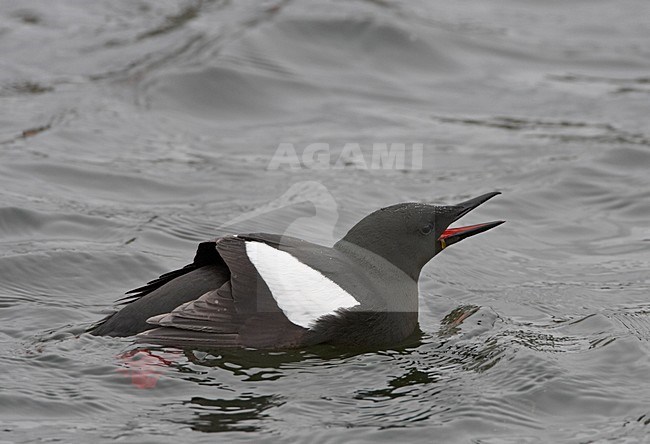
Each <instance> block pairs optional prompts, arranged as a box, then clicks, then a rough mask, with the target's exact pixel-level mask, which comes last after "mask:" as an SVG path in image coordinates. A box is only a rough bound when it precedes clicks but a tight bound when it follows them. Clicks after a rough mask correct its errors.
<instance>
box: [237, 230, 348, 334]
mask: <svg viewBox="0 0 650 444" xmlns="http://www.w3.org/2000/svg"><path fill="white" fill-rule="evenodd" d="M246 254H247V255H248V258H249V259H250V261H251V262H252V264H253V265H254V266H255V268H256V269H257V272H258V273H259V274H260V276H262V279H264V282H266V285H267V286H268V287H269V290H271V294H272V295H273V298H274V299H275V302H276V303H277V304H278V307H280V310H282V312H283V313H284V315H285V316H286V317H287V318H288V319H289V320H290V321H291V322H293V323H294V324H296V325H299V326H301V327H304V328H310V327H312V326H313V324H314V322H316V320H317V319H318V318H320V317H321V316H325V315H328V314H334V313H335V311H336V310H338V309H340V308H351V307H354V306H355V305H359V301H357V300H356V299H354V298H353V297H352V296H351V295H350V294H349V293H348V292H346V291H345V290H343V289H342V288H341V287H339V286H338V285H336V284H335V283H334V282H333V281H332V280H330V279H328V278H327V277H325V276H324V275H323V274H322V273H320V272H319V271H316V270H314V269H313V268H311V267H309V266H307V265H305V264H303V263H302V262H300V261H299V260H298V259H296V258H295V257H293V256H292V255H290V254H289V253H287V252H286V251H280V250H277V249H275V248H273V247H270V246H268V245H266V244H265V243H262V242H246Z"/></svg>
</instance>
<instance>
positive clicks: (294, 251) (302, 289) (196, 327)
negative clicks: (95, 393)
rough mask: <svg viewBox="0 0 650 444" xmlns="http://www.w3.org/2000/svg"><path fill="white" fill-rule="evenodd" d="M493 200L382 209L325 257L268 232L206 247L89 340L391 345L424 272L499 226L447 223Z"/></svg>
mask: <svg viewBox="0 0 650 444" xmlns="http://www.w3.org/2000/svg"><path fill="white" fill-rule="evenodd" d="M497 194H500V193H498V192H493V193H488V194H484V195H482V196H479V197H476V198H474V199H470V200H467V201H465V202H462V203H459V204H457V205H451V206H436V205H428V204H422V203H401V204H397V205H392V206H390V207H386V208H382V209H381V210H378V211H375V212H374V213H372V214H370V215H368V216H366V217H365V218H364V219H362V220H361V221H359V222H358V223H357V224H356V225H355V226H354V227H352V228H351V229H350V231H349V232H348V233H347V234H346V235H345V236H344V237H343V238H342V239H341V240H339V241H338V242H336V244H335V245H334V246H333V247H331V248H330V247H325V246H321V245H317V244H314V243H310V242H307V241H304V240H301V239H297V238H294V237H288V236H281V235H274V234H264V233H256V234H238V235H234V236H224V237H220V238H218V239H215V240H212V241H208V242H203V243H201V244H199V247H198V250H197V253H196V256H195V257H194V261H193V262H192V263H191V264H190V265H187V266H185V267H184V268H181V269H179V270H176V271H172V272H169V273H166V274H164V275H162V276H160V277H159V278H158V279H155V280H153V281H151V282H149V283H148V284H147V285H145V286H143V287H140V288H137V289H135V290H132V291H130V292H129V294H130V296H127V297H126V298H124V299H123V300H122V302H123V303H125V304H126V305H125V306H124V307H123V308H122V309H121V310H120V311H118V312H116V313H114V314H112V315H110V316H108V317H107V318H106V319H104V320H103V321H101V322H100V323H99V324H98V325H96V326H94V327H93V328H92V330H91V331H90V332H91V333H92V334H95V335H105V336H133V335H137V340H138V341H140V342H147V343H153V344H162V345H169V346H177V347H197V348H225V347H251V348H258V349H284V348H298V347H306V346H310V345H316V344H335V345H336V344H341V345H350V346H359V347H372V346H387V345H392V344H398V343H400V342H402V341H404V340H405V339H407V338H408V337H409V336H410V335H412V334H413V333H414V332H415V331H416V330H417V325H418V278H419V276H420V271H421V270H422V267H424V265H425V264H426V263H427V262H429V261H430V260H431V259H432V258H433V257H434V256H435V255H437V254H438V253H439V252H440V251H442V250H443V249H445V248H446V247H448V246H449V245H452V244H454V243H456V242H458V241H460V240H462V239H465V238H467V237H470V236H473V235H475V234H478V233H481V232H484V231H487V230H489V229H491V228H494V227H496V226H497V225H500V224H502V223H503V221H495V222H488V223H482V224H477V225H470V226H465V227H459V228H448V227H449V225H451V224H452V223H453V222H455V221H456V220H458V219H459V218H461V217H462V216H464V215H465V214H467V213H468V212H470V211H471V210H473V209H474V208H476V207H478V206H479V205H481V204H482V203H484V202H485V201H487V200H489V199H491V198H492V197H494V196H496V195H497Z"/></svg>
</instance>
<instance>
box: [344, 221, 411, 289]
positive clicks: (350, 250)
mask: <svg viewBox="0 0 650 444" xmlns="http://www.w3.org/2000/svg"><path fill="white" fill-rule="evenodd" d="M334 248H335V249H337V250H339V251H342V252H344V253H346V254H347V255H349V256H352V257H354V258H356V259H357V260H359V261H362V262H371V263H373V264H375V265H379V264H384V266H391V267H396V268H398V269H399V270H401V271H402V272H403V273H405V274H406V275H407V276H408V277H409V278H411V279H412V280H413V281H415V282H416V283H417V281H418V279H419V277H420V271H421V270H422V266H420V265H419V264H416V263H415V258H414V257H413V256H412V255H409V252H405V251H402V249H400V248H386V245H385V244H384V243H381V242H379V239H373V238H372V237H369V236H364V237H363V239H358V238H355V236H350V233H348V234H347V235H346V236H345V237H344V238H343V239H341V240H339V241H338V242H337V243H336V244H334Z"/></svg>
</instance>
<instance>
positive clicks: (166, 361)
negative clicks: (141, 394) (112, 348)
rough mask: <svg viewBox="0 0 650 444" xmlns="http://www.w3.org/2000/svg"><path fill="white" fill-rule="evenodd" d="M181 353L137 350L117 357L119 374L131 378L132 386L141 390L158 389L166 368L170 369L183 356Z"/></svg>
mask: <svg viewBox="0 0 650 444" xmlns="http://www.w3.org/2000/svg"><path fill="white" fill-rule="evenodd" d="M181 355H182V353H181V352H168V351H167V352H165V351H161V350H149V349H136V350H130V351H128V352H126V353H122V354H121V355H118V356H117V359H118V362H119V363H120V368H118V369H117V371H118V372H120V373H122V374H124V375H125V376H127V377H130V378H131V384H132V385H134V386H135V387H137V388H139V389H152V388H155V387H156V384H157V383H158V379H160V376H161V374H162V372H163V368H164V367H169V366H171V365H172V364H174V362H175V361H176V358H178V357H179V356H181Z"/></svg>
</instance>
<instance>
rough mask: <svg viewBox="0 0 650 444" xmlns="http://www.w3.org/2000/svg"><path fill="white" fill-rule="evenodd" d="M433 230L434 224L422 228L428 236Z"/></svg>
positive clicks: (421, 231) (423, 232)
mask: <svg viewBox="0 0 650 444" xmlns="http://www.w3.org/2000/svg"><path fill="white" fill-rule="evenodd" d="M431 230H433V225H432V224H427V225H425V226H424V227H422V228H420V233H422V234H424V235H425V236H426V235H427V234H431Z"/></svg>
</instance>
